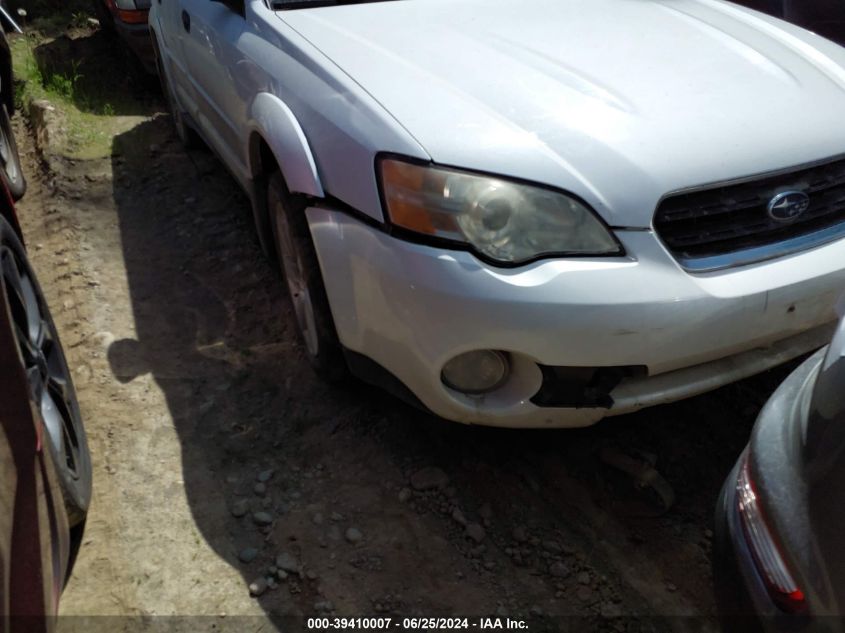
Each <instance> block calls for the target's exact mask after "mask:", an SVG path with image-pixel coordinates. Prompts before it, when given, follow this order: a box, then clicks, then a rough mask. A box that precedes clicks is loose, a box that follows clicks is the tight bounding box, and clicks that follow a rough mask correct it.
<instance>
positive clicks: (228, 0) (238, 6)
mask: <svg viewBox="0 0 845 633" xmlns="http://www.w3.org/2000/svg"><path fill="white" fill-rule="evenodd" d="M211 1H212V2H217V3H218V4H222V5H225V6H226V7H228V8H229V9H231V10H232V11H234V12H235V13H237V14H238V15H240V16H244V15H245V14H246V7H245V6H244V4H245V0H211Z"/></svg>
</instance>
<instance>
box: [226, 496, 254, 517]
mask: <svg viewBox="0 0 845 633" xmlns="http://www.w3.org/2000/svg"><path fill="white" fill-rule="evenodd" d="M229 512H231V513H232V516H233V517H235V518H238V519H239V518H241V517H242V516H245V515H246V513H247V512H249V502H247V501H246V499H239V500H238V501H235V502H234V503H233V504H232V506H231V507H230V508H229Z"/></svg>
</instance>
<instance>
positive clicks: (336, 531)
mask: <svg viewBox="0 0 845 633" xmlns="http://www.w3.org/2000/svg"><path fill="white" fill-rule="evenodd" d="M326 535H327V536H328V537H329V538H330V539H331V540H333V541H339V540H340V539H342V538H343V535H342V534H341V533H340V528H339V527H337V526H336V525H332V526H331V527H330V528H329V531H328V532H327V533H326Z"/></svg>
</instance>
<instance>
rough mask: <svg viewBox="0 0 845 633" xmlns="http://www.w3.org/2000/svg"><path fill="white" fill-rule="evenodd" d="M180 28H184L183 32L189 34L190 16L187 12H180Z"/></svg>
mask: <svg viewBox="0 0 845 633" xmlns="http://www.w3.org/2000/svg"><path fill="white" fill-rule="evenodd" d="M182 26H183V27H185V31H187V32H188V33H190V32H191V16H190V14H189V13H188V12H187V11H182Z"/></svg>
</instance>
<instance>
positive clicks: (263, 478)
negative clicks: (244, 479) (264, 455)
mask: <svg viewBox="0 0 845 633" xmlns="http://www.w3.org/2000/svg"><path fill="white" fill-rule="evenodd" d="M273 472H274V471H273V469H272V468H270V469H269V470H262V471H261V472H260V473H258V476H257V477H256V479H257V480H258V481H259V482H261V483H262V484H266V483H267V482H268V481H270V479H272V477H273Z"/></svg>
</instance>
